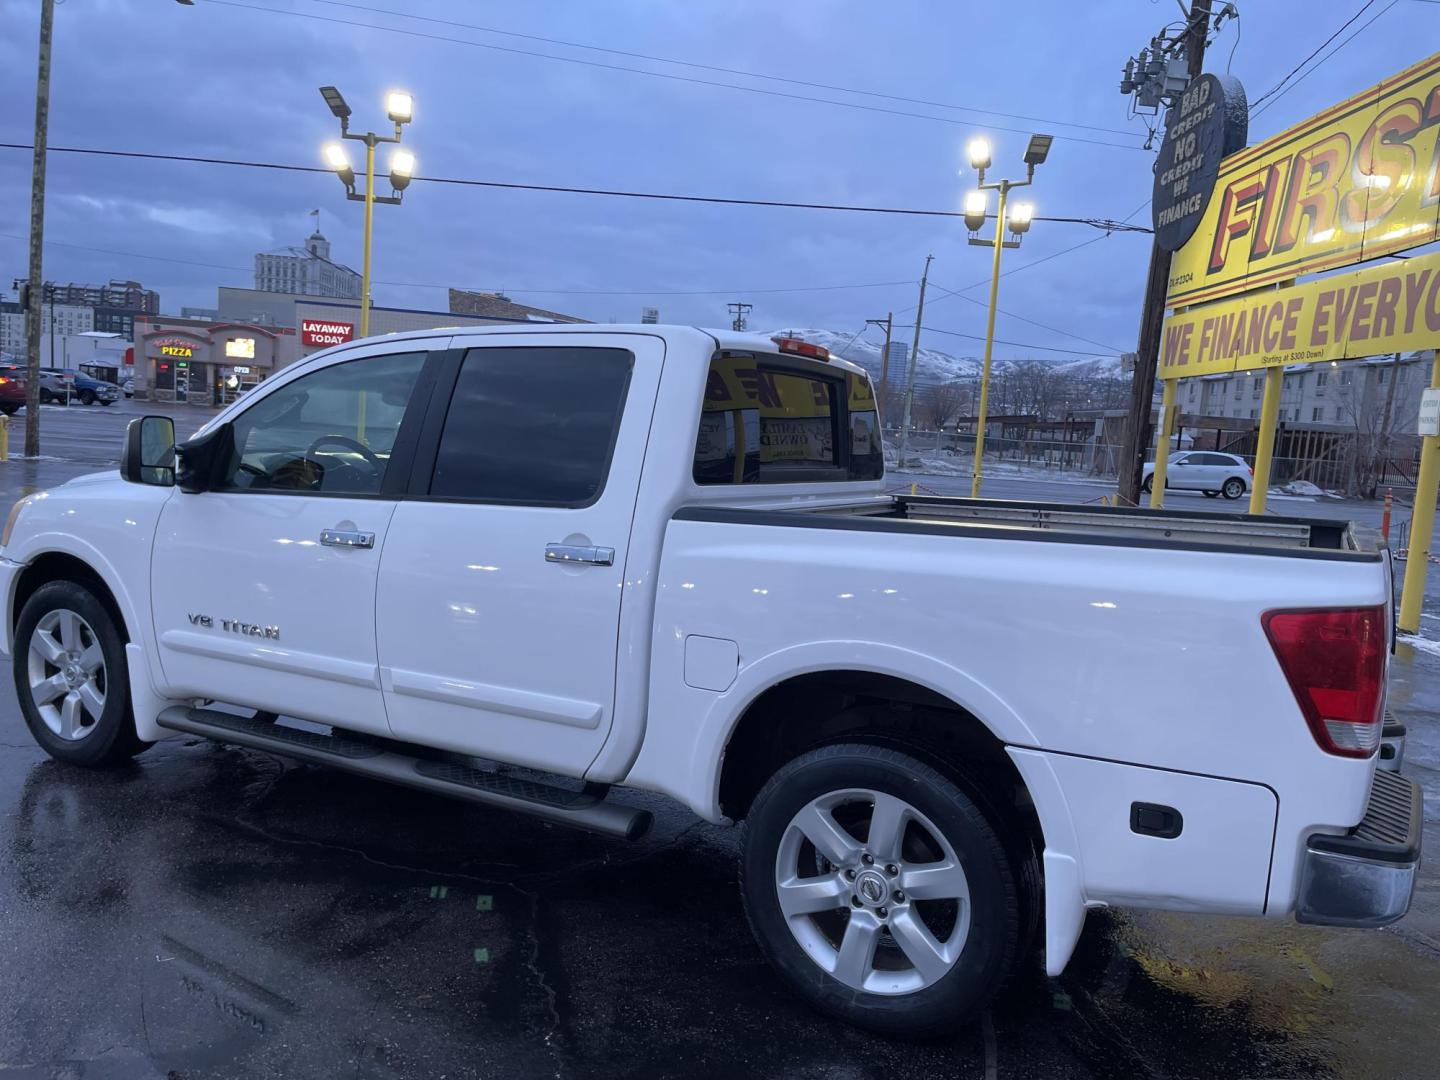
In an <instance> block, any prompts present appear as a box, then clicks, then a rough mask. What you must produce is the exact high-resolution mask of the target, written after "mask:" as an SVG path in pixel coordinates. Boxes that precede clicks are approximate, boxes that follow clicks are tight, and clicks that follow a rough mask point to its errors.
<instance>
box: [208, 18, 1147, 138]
mask: <svg viewBox="0 0 1440 1080" xmlns="http://www.w3.org/2000/svg"><path fill="white" fill-rule="evenodd" d="M208 2H209V3H211V4H217V5H220V6H222V7H233V8H238V9H240V10H242V11H259V12H264V13H266V14H270V15H287V16H290V17H292V18H296V19H313V20H315V21H317V22H324V23H332V24H335V25H337V26H354V27H359V28H360V29H363V30H378V31H380V32H382V33H386V34H402V35H404V36H406V37H413V38H423V39H426V40H429V41H443V42H446V43H449V44H452V45H466V46H469V47H470V48H474V49H491V50H494V51H496V52H504V53H513V54H515V55H518V56H530V57H536V58H538V59H542V60H558V61H561V62H562V63H567V64H580V65H582V66H584V67H593V68H602V69H604V70H607V71H626V72H630V73H632V74H638V75H648V76H650V77H651V78H655V79H669V80H671V81H672V82H683V83H694V84H696V85H699V86H714V87H719V88H720V89H723V90H738V91H741V92H742V93H746V94H764V95H766V96H769V97H779V98H788V99H790V100H792V101H809V102H815V103H818V104H821V105H834V106H837V107H839V108H842V109H859V110H861V111H863V112H873V113H884V114H887V115H890V116H905V117H909V118H911V119H914V120H929V121H932V122H934V123H939V124H953V125H957V126H960V127H972V126H974V122H973V121H969V120H953V119H951V118H950V117H946V116H932V115H930V114H928V113H916V112H907V111H906V110H904V109H891V108H887V107H885V106H881V105H864V104H861V103H860V102H858V101H835V100H833V99H830V98H818V97H812V96H810V95H808V94H794V93H790V92H788V91H783V90H764V89H761V88H760V87H758V86H738V85H736V84H735V83H727V82H719V81H717V80H715V79H698V78H695V77H693V76H690V75H675V74H672V73H670V72H665V71H646V70H645V69H643V68H632V67H626V66H625V65H623V64H606V63H601V62H600V61H598V60H582V59H580V58H579V57H577V56H555V55H553V54H550V53H542V52H534V51H533V50H530V49H516V48H513V47H511V46H508V45H495V44H491V43H489V42H483V41H469V40H466V39H465V38H457V37H447V36H446V35H444V34H430V33H426V32H425V31H423V30H406V29H403V28H401V27H398V26H377V25H376V24H374V23H367V22H359V21H357V20H355V19H341V18H337V17H335V16H333V15H316V14H314V13H313V12H308V11H288V10H286V9H284V8H272V7H261V6H260V5H258V4H248V3H240V2H239V0H208ZM986 126H987V127H991V128H994V129H995V130H996V131H1011V132H1015V133H1017V134H1020V135H1029V134H1032V133H1031V132H1030V131H1029V130H1027V129H1024V128H1011V127H1004V126H1002V125H999V124H988V125H986ZM1057 138H1060V139H1064V140H1067V141H1069V142H1078V143H1088V144H1090V145H1092V146H1113V147H1116V148H1118V149H1121V150H1143V149H1144V147H1142V146H1140V145H1138V144H1132V143H1117V142H1107V141H1106V140H1103V139H1087V138H1083V137H1081V136H1079V135H1061V136H1057Z"/></svg>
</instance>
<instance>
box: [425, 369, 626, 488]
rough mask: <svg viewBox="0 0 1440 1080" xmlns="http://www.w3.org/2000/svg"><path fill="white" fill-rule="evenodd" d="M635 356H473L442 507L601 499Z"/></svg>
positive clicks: (443, 478)
mask: <svg viewBox="0 0 1440 1080" xmlns="http://www.w3.org/2000/svg"><path fill="white" fill-rule="evenodd" d="M634 359H635V358H634V356H633V354H631V353H630V352H628V351H626V350H624V349H595V348H577V347H566V348H550V347H545V348H533V349H532V348H513V349H472V350H470V352H469V353H467V354H466V356H465V361H464V363H463V365H462V366H461V368H460V377H459V380H458V381H457V382H456V384H455V393H454V394H453V396H452V397H451V400H450V409H449V411H448V412H447V413H446V416H445V429H444V431H443V432H442V434H441V436H440V447H439V451H438V452H437V454H436V458H435V471H434V473H433V474H432V476H431V480H430V493H431V494H432V495H436V496H439V497H442V498H457V499H474V500H476V501H479V502H507V503H527V504H530V505H538V506H583V505H586V504H588V503H592V502H594V501H595V500H596V499H597V498H599V497H600V492H601V491H602V490H603V489H604V487H605V477H606V474H607V473H608V472H609V470H610V455H611V452H612V450H613V449H614V446H615V436H616V434H617V433H618V432H619V429H620V415H621V413H622V412H623V410H624V407H625V391H626V388H627V387H628V386H629V385H630V369H631V366H632V365H633V363H634Z"/></svg>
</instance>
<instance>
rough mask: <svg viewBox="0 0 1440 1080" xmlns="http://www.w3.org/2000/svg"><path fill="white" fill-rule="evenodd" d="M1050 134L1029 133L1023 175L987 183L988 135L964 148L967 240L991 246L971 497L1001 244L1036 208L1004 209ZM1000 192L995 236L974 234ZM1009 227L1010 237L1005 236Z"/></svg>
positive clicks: (978, 475)
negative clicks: (990, 196)
mask: <svg viewBox="0 0 1440 1080" xmlns="http://www.w3.org/2000/svg"><path fill="white" fill-rule="evenodd" d="M1053 141H1054V140H1053V138H1052V137H1051V136H1049V135H1031V136H1030V144H1029V146H1027V147H1026V148H1025V179H1024V180H997V181H994V182H992V183H989V184H987V183H986V182H985V170H986V169H988V168H989V167H990V143H989V141H988V140H987V139H971V140H970V144H969V146H968V147H967V148H966V152H967V154H968V156H969V158H970V167H971V168H972V169H974V170H975V171H976V173H977V174H978V176H979V180H978V187H977V189H976V190H975V191H972V192H970V193H969V194H968V195H966V196H965V227H966V228H967V229H968V230H969V231H970V243H971V244H974V245H976V246H978V247H991V248H992V249H993V251H994V255H993V257H992V259H991V263H990V305H989V310H988V312H987V313H986V317H985V360H984V363H983V364H982V366H981V369H980V406H979V408H978V409H977V410H976V416H975V465H974V469H973V471H972V472H971V477H970V497H971V498H972V499H978V498H979V497H980V482H981V479H982V467H981V462H982V460H983V457H984V454H985V424H986V422H987V420H988V418H989V415H990V358H991V355H992V353H993V352H994V349H995V303H996V300H997V299H998V297H999V295H1000V252H1001V251H1002V250H1003V249H1004V248H1014V247H1019V246H1020V237H1021V236H1023V235H1024V234H1025V232H1026V231H1027V230H1028V229H1029V228H1030V222H1031V221H1032V220H1033V218H1034V216H1035V208H1034V207H1033V206H1031V205H1030V204H1029V203H1017V204H1016V205H1015V207H1014V209H1013V210H1010V211H1009V212H1008V213H1007V209H1008V205H1007V204H1008V202H1009V198H1010V189H1011V188H1017V187H1028V186H1029V185H1030V184H1031V183H1033V182H1034V180H1035V166H1036V165H1043V164H1044V163H1045V158H1046V156H1047V155H1048V154H1049V153H1050V144H1051V142H1053ZM991 190H994V191H998V192H999V193H1000V205H999V206H998V207H997V209H996V213H995V236H994V238H993V239H991V240H982V239H981V238H980V237H979V236H978V235H977V234H978V233H979V232H980V227H981V226H982V225H984V224H985V216H986V213H985V211H986V201H987V200H986V197H985V192H987V191H991ZM1007 227H1008V229H1009V231H1010V235H1011V237H1012V239H1010V240H1006V239H1005V231H1006V229H1007Z"/></svg>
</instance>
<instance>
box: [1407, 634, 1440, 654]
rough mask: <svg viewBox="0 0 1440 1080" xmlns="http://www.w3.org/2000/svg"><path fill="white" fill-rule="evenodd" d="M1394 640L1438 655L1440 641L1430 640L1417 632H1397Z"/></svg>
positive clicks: (1439, 652)
mask: <svg viewBox="0 0 1440 1080" xmlns="http://www.w3.org/2000/svg"><path fill="white" fill-rule="evenodd" d="M1396 640H1397V641H1399V642H1400V643H1401V644H1402V645H1409V646H1410V647H1411V648H1412V649H1416V650H1418V651H1420V652H1423V653H1429V654H1430V655H1431V656H1440V641H1431V640H1430V639H1429V638H1426V637H1421V636H1420V635H1419V634H1398V635H1396Z"/></svg>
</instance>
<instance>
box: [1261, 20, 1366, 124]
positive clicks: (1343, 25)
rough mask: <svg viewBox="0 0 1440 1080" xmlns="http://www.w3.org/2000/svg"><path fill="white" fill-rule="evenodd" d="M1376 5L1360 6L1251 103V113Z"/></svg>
mask: <svg viewBox="0 0 1440 1080" xmlns="http://www.w3.org/2000/svg"><path fill="white" fill-rule="evenodd" d="M1374 3H1375V0H1365V2H1364V3H1363V4H1361V5H1360V10H1359V11H1357V12H1355V14H1354V15H1351V16H1350V18H1348V19H1346V20H1345V21H1344V22H1343V23H1341V24H1340V27H1339V29H1337V30H1336V31H1335V32H1334V33H1333V34H1331V35H1330V36H1329V37H1328V38H1326V39H1325V40H1324V41H1322V42H1321V43H1320V45H1319V46H1318V47H1317V48H1316V49H1315V51H1314V52H1312V53H1311V54H1310V55H1309V56H1307V57H1305V59H1304V60H1301V61H1300V63H1298V64H1296V65H1295V66H1294V67H1293V68H1291V69H1290V71H1289V73H1288V74H1286V76H1285V77H1284V78H1283V79H1281V80H1280V81H1279V82H1278V83H1276V84H1275V85H1274V86H1272V87H1271V88H1270V89H1269V90H1267V91H1265V93H1263V94H1261V95H1260V96H1259V97H1258V98H1256V99H1255V100H1254V101H1253V102H1251V103H1250V111H1251V112H1252V113H1253V112H1255V110H1256V109H1257V108H1258V107H1259V105H1260V103H1261V102H1263V101H1264V100H1265V99H1266V98H1268V97H1271V96H1272V95H1273V94H1275V93H1276V91H1278V90H1279V89H1280V88H1281V87H1282V86H1284V85H1285V84H1286V83H1287V82H1289V81H1290V79H1291V78H1292V77H1293V76H1294V75H1295V73H1296V72H1297V71H1299V70H1300V69H1301V68H1303V67H1304V66H1305V65H1306V64H1308V63H1309V62H1310V61H1311V60H1314V59H1315V57H1316V56H1318V55H1319V54H1320V53H1321V52H1323V51H1324V49H1325V47H1326V46H1327V45H1329V44H1330V43H1331V42H1332V41H1334V40H1335V39H1336V38H1337V37H1339V36H1340V35H1341V34H1343V33H1344V32H1345V29H1346V28H1347V27H1348V26H1349V25H1350V24H1351V23H1353V22H1354V21H1355V20H1356V19H1358V18H1360V16H1361V15H1364V14H1365V12H1366V10H1367V9H1368V8H1369V7H1370V6H1371V5H1372V4H1374Z"/></svg>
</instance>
